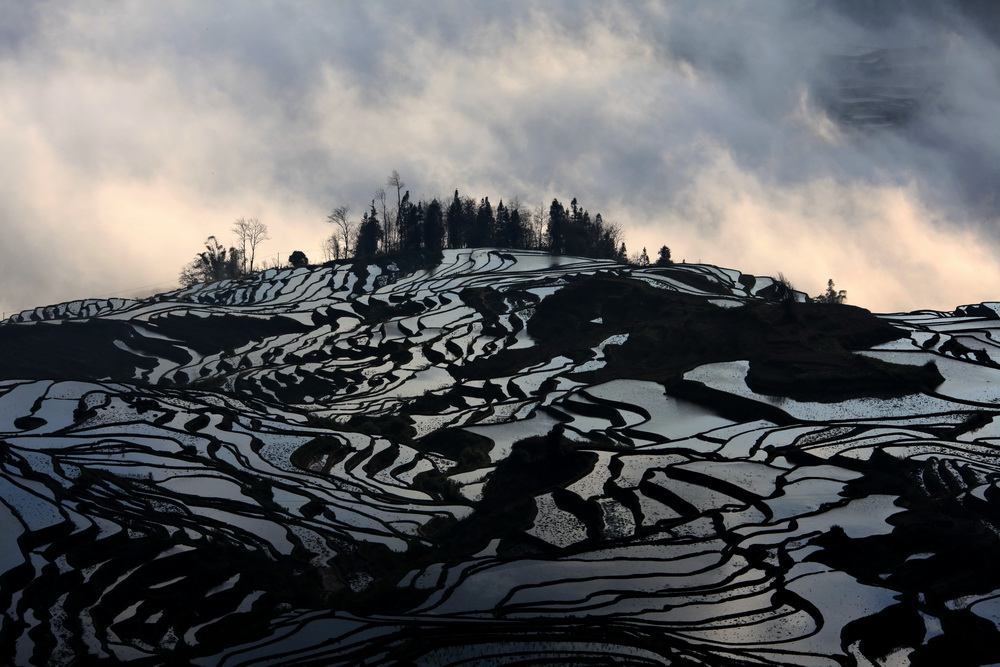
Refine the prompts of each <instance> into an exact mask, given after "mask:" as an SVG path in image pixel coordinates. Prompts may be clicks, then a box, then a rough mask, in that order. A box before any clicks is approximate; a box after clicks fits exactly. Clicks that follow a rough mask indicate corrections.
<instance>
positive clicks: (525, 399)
mask: <svg viewBox="0 0 1000 667" xmlns="http://www.w3.org/2000/svg"><path fill="white" fill-rule="evenodd" d="M601 290H607V292H608V294H610V295H611V296H609V297H605V296H601V295H602V294H604V292H602V291H601ZM619 293H620V295H621V296H620V297H619V296H615V295H618V294H619ZM773 296H774V288H773V285H772V281H771V280H770V279H766V278H754V277H751V276H744V275H741V274H739V273H738V272H736V271H731V270H724V269H719V268H717V267H712V266H702V265H674V266H672V267H665V268H655V267H649V268H644V269H640V268H636V267H626V266H622V265H618V264H615V263H611V262H606V261H597V260H589V259H581V258H571V257H551V256H549V255H546V254H543V253H535V252H530V251H518V252H516V253H514V252H506V251H498V250H488V249H477V250H450V251H445V254H444V257H443V260H442V261H441V262H440V263H439V264H436V265H434V266H432V267H429V268H427V267H425V268H407V269H403V268H400V267H399V266H398V265H397V264H395V263H392V262H383V263H382V264H381V265H377V264H372V265H355V266H351V265H341V266H334V267H327V268H314V269H308V268H299V269H289V270H283V271H277V270H271V271H267V272H264V273H262V274H259V275H257V276H255V277H253V278H251V279H247V280H243V281H237V282H233V281H227V282H222V283H213V284H208V285H199V286H196V287H192V288H188V289H184V290H179V291H176V292H171V293H168V294H164V295H160V296H158V297H154V298H152V299H148V300H144V301H127V300H120V299H113V300H99V301H98V300H92V301H82V302H73V303H69V304H62V305H59V306H52V307H48V308H39V309H36V310H34V311H28V312H25V313H21V314H20V315H17V316H15V317H13V318H11V319H10V320H9V321H8V322H7V323H5V324H3V325H2V326H0V345H2V350H3V351H2V352H0V378H2V379H0V486H2V490H0V527H2V530H3V533H4V535H5V536H7V539H5V540H3V541H2V542H0V609H2V610H3V615H2V621H0V623H2V625H0V662H3V663H5V664H8V663H9V664H16V665H59V664H65V665H69V664H79V663H74V661H79V660H90V661H95V660H104V661H105V662H106V663H107V664H118V663H124V662H129V663H135V664H151V665H152V664H163V663H164V662H165V661H181V662H183V661H185V660H186V661H189V662H191V663H192V664H198V665H233V666H235V665H291V664H297V665H308V664H322V665H359V664H369V665H383V664H384V665H390V664H393V665H395V664H415V665H490V664H532V665H539V664H560V665H562V664H616V663H617V664H629V665H642V664H649V665H654V664H655V665H659V664H692V663H698V664H708V665H831V666H835V665H845V664H872V662H874V661H877V660H878V661H882V662H879V663H878V664H907V662H908V661H912V663H913V664H929V665H930V664H944V663H942V662H941V659H942V656H952V657H954V656H956V655H957V656H960V657H962V658H963V659H965V660H966V661H965V662H961V663H959V662H955V663H951V664H988V663H989V662H996V661H1000V633H998V631H997V621H998V619H1000V575H998V574H997V573H996V572H995V570H996V568H995V565H994V564H995V562H996V558H997V557H998V556H1000V541H998V535H1000V531H998V526H1000V523H998V522H1000V490H998V489H997V479H998V464H997V457H996V448H997V446H998V444H1000V419H998V417H1000V409H998V407H997V406H998V401H1000V366H998V364H997V361H995V360H1000V349H998V343H997V339H996V335H995V334H994V332H995V331H996V330H998V329H1000V319H998V317H997V312H996V311H997V307H996V305H995V304H986V305H980V306H975V307H966V308H963V309H959V310H958V311H956V312H954V313H940V312H929V311H928V312H918V313H909V314H895V315H885V316H882V317H881V318H880V319H878V320H876V319H875V318H873V317H871V318H870V320H871V321H869V320H868V319H864V317H865V316H862V315H860V314H858V315H851V317H854V318H856V321H855V320H851V322H850V324H849V325H848V324H844V325H843V327H842V329H843V332H842V333H840V334H837V335H838V336H840V337H839V338H837V340H838V341H840V342H838V343H837V345H838V346H841V345H842V346H846V347H843V349H841V347H837V349H836V353H834V352H830V351H829V349H830V347H831V345H832V344H829V343H826V342H821V343H814V342H812V340H813V339H812V338H810V337H809V336H812V335H813V333H815V331H820V330H822V329H823V327H824V326H826V325H825V323H826V322H827V321H828V320H827V319H826V318H834V319H836V318H838V317H840V318H841V319H840V320H838V321H841V322H842V321H843V318H844V317H846V315H837V312H838V311H836V310H834V311H832V312H833V314H832V315H831V314H829V313H830V312H831V311H830V310H829V309H830V308H834V309H836V308H839V307H834V306H831V307H826V309H825V310H822V311H820V310H815V309H809V304H804V303H800V304H784V305H781V304H776V303H773V301H772V298H773ZM560 299H562V300H563V301H560ZM564 301H565V303H563V302H564ZM625 301H628V303H627V304H625V305H623V303H625ZM630 304H631V305H630ZM796 308H797V309H798V310H796ZM817 308H818V306H817ZM630 309H632V310H630ZM644 309H645V311H644ZM656 309H660V310H658V311H657V310H656ZM654 311H655V312H658V313H659V315H657V316H656V317H657V318H659V319H655V318H653V315H652V313H654ZM643 312H648V313H651V314H650V315H649V316H648V317H646V316H645V315H643V314H642V313H643ZM840 312H843V313H847V312H848V311H847V310H844V311H840ZM851 312H854V311H853V310H852V311H851ZM751 316H752V317H754V318H758V320H760V321H766V322H768V323H771V322H772V319H768V318H773V322H776V323H777V324H774V327H773V328H767V329H766V331H768V332H771V331H784V332H789V333H788V336H787V338H784V339H781V340H775V339H774V336H773V335H772V334H771V333H767V334H766V335H765V334H760V337H759V338H752V339H750V338H747V337H750V336H757V335H758V334H755V333H753V331H757V329H753V326H755V325H753V323H752V322H751V320H749V319H746V318H750V317H751ZM809 318H820V319H818V320H816V321H817V322H820V325H822V326H820V325H817V327H818V328H813V329H811V328H810V326H812V325H810V324H809V322H812V321H813V320H811V319H809ZM654 319H655V321H654ZM706 321H709V322H713V323H714V324H712V325H711V328H710V329H709V328H703V329H699V328H698V327H706V326H707V325H704V324H698V323H703V322H706ZM753 321H757V320H753ZM830 321H833V320H830ZM890 324H891V325H892V327H895V329H892V328H891V327H888V325H890ZM770 326H771V325H770V324H769V325H768V327H770ZM762 330H763V329H762ZM859 331H860V332H861V333H858V332H859ZM803 332H804V333H803ZM810 332H812V333H810ZM887 332H888V333H887ZM816 335H818V334H816ZM741 336H742V337H743V338H740V337H741ZM730 339H741V340H743V339H746V340H748V341H749V342H748V343H745V344H743V343H741V344H735V343H734V344H733V347H732V348H731V349H730V348H726V349H723V347H724V346H722V345H720V344H718V343H716V342H714V341H716V340H730ZM817 340H819V339H817ZM822 340H823V341H825V340H826V339H822ZM875 340H877V341H879V342H873V341H875ZM803 341H804V342H803ZM844 341H846V342H844ZM741 345H742V347H741ZM796 345H798V346H800V347H795V346H796ZM699 346H700V347H699ZM758 348H760V349H764V348H766V349H767V350H769V351H768V352H767V354H766V355H764V356H761V354H763V353H760V354H758V351H757V349H758ZM793 348H794V350H795V351H794V352H788V350H791V349H793ZM801 350H806V351H807V352H808V354H809V355H812V356H808V355H807V356H803V355H805V352H801ZM744 353H745V354H744ZM816 355H819V356H816ZM824 355H825V356H824ZM803 359H805V361H802V360H803ZM817 359H818V360H819V361H817ZM859 359H860V361H859ZM800 361H801V363H802V364H803V366H802V368H806V369H810V368H822V369H824V370H823V372H824V373H829V374H830V377H831V378H833V379H832V380H831V381H830V386H831V387H832V386H836V387H838V389H836V391H834V392H833V393H832V394H831V395H830V396H824V395H823V381H822V379H821V380H820V381H818V382H817V381H809V382H807V380H806V379H801V378H800V379H798V380H796V379H794V378H793V381H789V380H788V379H787V378H785V377H784V376H783V375H782V376H780V377H777V378H775V376H774V374H773V373H772V374H771V375H767V374H766V373H765V372H764V371H763V370H759V369H763V368H765V367H767V364H771V365H772V366H775V367H779V368H781V369H786V370H787V369H789V368H791V369H792V371H788V373H793V372H794V370H795V368H798V367H797V366H795V364H797V363H800ZM929 362H933V364H934V366H935V367H936V369H937V373H939V375H938V376H934V377H935V378H937V379H935V380H934V381H933V382H930V383H928V382H926V381H925V379H926V377H925V376H926V373H924V371H920V369H924V368H925V366H926V365H927V364H928V363H929ZM857 364H861V366H857V367H855V366H856V365H857ZM831 368H832V369H833V370H832V371H830V370H829V369H831ZM844 369H849V370H844ZM918 371H919V373H924V375H919V377H918ZM782 372H785V371H784V370H783V371H782ZM927 373H929V371H927ZM755 374H756V375H755ZM779 375H780V374H779ZM804 377H805V376H803V378H804ZM845 378H846V379H845ZM796 382H799V383H801V384H802V386H803V387H804V388H803V391H802V394H801V395H796V394H795V392H794V391H792V392H789V391H785V390H783V389H781V387H785V386H793V387H794V386H798V385H797V384H796ZM768 383H770V384H768ZM921 383H922V384H921ZM806 384H808V385H809V386H808V387H806ZM752 387H753V388H752ZM761 387H764V388H765V389H767V391H766V392H765V391H763V390H762V389H761ZM769 387H777V389H774V390H771V389H768V388H769ZM871 387H874V388H875V389H873V390H871V391H869V388H871ZM866 661H871V662H866ZM921 661H922V662H921Z"/></svg>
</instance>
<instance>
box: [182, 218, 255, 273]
mask: <svg viewBox="0 0 1000 667" xmlns="http://www.w3.org/2000/svg"><path fill="white" fill-rule="evenodd" d="M232 232H233V234H235V235H236V244H235V245H233V246H230V247H228V248H227V247H225V246H223V245H222V244H221V243H219V240H218V239H217V238H215V236H209V237H208V238H207V239H205V250H204V252H199V253H198V254H197V255H195V257H194V259H193V260H191V262H190V263H188V264H187V265H185V266H184V268H183V269H181V275H180V283H181V285H183V286H185V287H190V286H191V285H197V284H198V283H210V282H214V281H216V280H228V279H232V278H240V277H242V276H244V275H246V274H248V273H252V272H253V269H254V261H255V259H256V256H257V246H259V245H260V244H261V243H263V242H264V241H268V240H270V238H271V237H269V236H268V235H267V225H265V224H264V223H263V222H261V221H260V219H258V218H237V219H236V220H235V221H234V222H233V229H232Z"/></svg>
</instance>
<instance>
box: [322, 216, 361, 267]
mask: <svg viewBox="0 0 1000 667" xmlns="http://www.w3.org/2000/svg"><path fill="white" fill-rule="evenodd" d="M350 211H351V207H350V206H337V207H336V208H334V209H333V211H332V212H331V213H330V215H328V216H326V219H327V221H328V222H332V223H333V224H334V225H336V226H337V228H338V233H339V234H340V235H341V237H342V238H343V239H344V240H343V243H342V244H341V245H340V247H343V249H344V252H345V253H349V252H350V251H351V250H350V249H351V247H352V245H351V241H352V240H353V239H354V227H355V224H354V222H352V221H351V219H350V218H349V217H348V213H350ZM336 254H337V257H335V258H334V259H340V253H339V252H338V253H336Z"/></svg>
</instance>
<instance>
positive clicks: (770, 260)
mask: <svg viewBox="0 0 1000 667" xmlns="http://www.w3.org/2000/svg"><path fill="white" fill-rule="evenodd" d="M0 8H2V12H3V13H4V15H5V16H4V18H5V19H8V17H9V20H5V21H0V24H2V25H3V28H2V29H0V148H2V149H3V150H4V155H5V164H4V166H3V167H0V170H2V175H3V177H4V178H3V179H2V182H0V196H2V201H4V207H3V210H2V211H0V225H2V228H3V230H4V232H5V247H7V248H8V253H9V255H10V256H9V257H8V258H7V259H6V261H5V263H4V265H3V266H2V268H0V285H2V291H0V308H2V309H3V310H5V311H7V312H10V311H11V310H14V309H18V308H27V307H31V306H34V305H39V304H43V303H49V302H57V301H61V300H66V299H71V298H82V297H86V296H95V295H103V294H108V293H114V292H119V291H123V290H129V289H131V288H134V287H137V286H140V285H149V284H164V285H165V286H166V287H169V283H170V281H172V280H173V279H174V278H175V277H176V275H177V272H178V271H179V270H180V268H181V266H182V265H183V264H184V263H185V262H187V261H188V260H189V259H190V258H191V257H192V256H193V254H194V253H195V252H196V251H197V250H198V249H199V247H200V244H201V242H202V240H203V239H204V238H205V237H206V236H208V235H209V234H215V235H218V236H219V237H220V238H226V236H227V234H228V231H229V228H230V227H231V223H232V220H233V219H235V218H236V217H240V216H246V215H252V216H257V217H260V218H261V219H262V220H264V222H265V223H267V224H268V225H269V227H270V229H271V236H272V237H273V239H274V240H273V241H270V242H268V243H267V244H265V245H264V246H262V250H263V251H264V252H265V253H273V254H276V255H277V256H278V258H279V259H284V258H285V257H287V254H289V253H290V252H291V251H292V250H295V249H301V250H304V251H306V253H307V254H309V255H310V256H313V257H316V256H318V255H319V250H318V248H319V245H320V242H321V239H322V238H323V237H324V236H326V235H328V234H329V233H330V232H331V231H332V230H331V229H330V228H329V226H328V225H326V224H325V223H324V219H325V216H326V214H327V213H328V212H329V210H330V209H331V208H332V207H333V206H335V205H339V204H349V205H351V206H352V210H353V211H354V212H355V213H357V214H360V212H361V211H363V210H364V208H365V207H366V206H367V203H368V202H369V201H370V199H371V198H372V196H373V194H374V190H375V189H376V188H377V187H379V186H381V185H384V182H385V178H386V176H387V175H388V173H389V172H390V171H392V170H393V169H397V170H399V172H400V173H401V174H402V175H403V178H404V180H405V181H406V182H407V184H408V188H409V189H411V191H412V193H413V196H415V197H420V196H424V197H432V196H450V193H451V192H452V190H453V189H454V188H459V189H460V190H461V191H462V192H463V193H465V194H470V195H472V196H477V197H478V196H490V197H491V199H492V200H494V201H496V200H497V199H499V198H510V197H513V196H517V197H519V198H520V199H521V201H523V202H526V203H528V204H529V205H532V206H533V205H536V204H544V203H547V202H548V201H550V200H551V198H552V197H559V198H561V199H570V198H572V197H574V196H575V197H578V198H579V199H580V201H581V202H582V203H583V205H584V206H586V207H587V208H588V209H590V210H591V212H595V213H596V212H598V211H600V212H602V213H603V214H604V216H605V217H606V218H608V219H611V220H615V221H618V222H620V223H622V224H623V225H624V226H625V228H626V234H627V238H628V239H629V243H630V247H631V248H632V249H638V248H640V247H641V246H642V245H649V246H655V247H659V245H661V244H663V243H666V244H668V245H670V246H671V247H672V248H673V250H674V256H675V257H686V258H688V259H694V258H699V259H702V260H704V261H707V262H713V263H720V264H728V265H730V266H732V267H733V268H739V269H742V270H747V271H756V272H764V273H773V272H776V271H782V272H784V273H785V275H787V276H789V277H790V278H791V279H792V280H793V281H795V282H797V283H798V284H799V285H800V287H802V288H804V289H807V290H809V291H812V292H816V293H818V292H819V291H821V290H822V288H823V287H824V286H825V281H826V279H827V278H829V277H833V278H834V279H835V280H836V281H837V283H838V286H840V287H843V288H845V289H847V290H848V293H849V297H850V300H851V301H852V302H853V303H858V304H860V305H865V306H867V307H871V308H874V309H876V310H900V309H904V308H911V307H921V306H933V307H938V308H948V307H952V306H954V305H957V304H958V303H965V302H970V301H975V300H983V299H989V298H997V297H998V296H1000V295H997V294H996V293H995V292H993V291H992V287H990V285H989V284H988V283H987V281H985V280H983V278H984V277H985V278H988V279H989V280H992V277H993V276H994V275H995V273H996V261H995V260H994V259H993V258H994V257H995V256H996V253H997V247H996V243H995V241H993V239H992V226H993V220H995V219H996V217H997V213H998V212H1000V199H998V197H997V194H996V193H997V191H998V190H997V185H998V183H1000V171H998V170H1000V166H998V165H1000V161H998V160H997V159H996V157H997V155H998V153H1000V130H998V129H996V126H995V123H994V121H993V119H994V118H996V117H997V115H998V112H1000V109H998V108H997V106H998V105H1000V78H998V77H997V76H996V73H997V71H998V70H1000V50H998V48H997V42H996V38H995V35H993V34H992V33H991V32H990V30H988V29H984V28H983V27H982V26H987V28H988V26H989V25H995V24H997V23H996V12H990V11H987V10H986V9H984V8H983V7H982V6H980V5H979V4H977V3H974V2H965V1H961V2H960V1H958V0H956V1H955V2H951V3H935V5H934V9H928V8H914V7H911V6H910V5H908V4H903V3H891V4H890V3H858V2H853V1H849V0H839V1H838V2H832V3H831V2H798V1H791V0H788V1H773V2H726V3H696V4H695V3H669V2H668V3H646V4H640V3H631V2H596V1H595V2H570V1H568V0H567V1H564V2H553V3H545V4H538V3H534V2H527V1H517V0H515V1H513V2H506V3H502V4H501V3H481V2H472V1H469V0H449V1H447V2H440V3H434V4H432V5H427V4H423V3H421V4H416V3H410V2H401V1H381V2H380V1H373V2H365V3H295V2H289V3H265V2H214V3H199V2H171V3H152V4H151V3H142V2H133V1H129V0H120V1H118V2H110V3H101V4H99V5H95V4H92V3H83V2H68V3H30V4H28V5H25V4H23V3H13V4H11V3H6V4H0ZM873 53H874V54H878V53H881V54H884V56H883V57H882V59H881V60H880V59H879V57H874V60H873V57H872V56H871V54H873ZM872 99H874V100H876V101H875V102H874V103H872V102H871V100H872ZM873 105H874V106H873ZM893 105H896V106H899V107H900V108H903V107H905V108H906V109H908V111H907V112H906V113H905V114H902V116H900V120H899V122H896V123H895V124H892V125H888V126H881V125H879V124H878V123H876V122H874V121H872V120H871V119H872V118H874V117H877V116H878V113H880V111H879V110H880V109H881V110H884V109H886V108H893V109H894V108H896V107H895V106H893ZM873 108H874V109H875V112H873V113H869V112H870V111H871V109H873ZM866 119H867V120H866ZM11 248H14V249H16V250H14V251H12V250H10V249H11ZM804 258H809V259H808V260H805V259H804ZM970 266H974V267H976V270H975V271H970V270H969V269H968V268H967V267H970ZM975 276H979V277H980V280H979V281H978V282H977V281H976V280H975V279H974V278H975ZM918 283H922V284H921V285H920V288H919V290H917V289H915V285H916V284H918ZM992 284H994V285H995V284H996V283H995V282H993V283H992ZM922 299H926V300H922Z"/></svg>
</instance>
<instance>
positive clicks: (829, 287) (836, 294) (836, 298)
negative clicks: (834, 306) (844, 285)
mask: <svg viewBox="0 0 1000 667" xmlns="http://www.w3.org/2000/svg"><path fill="white" fill-rule="evenodd" d="M813 301H816V302H818V303H844V302H845V301H847V291H846V290H838V289H836V288H835V286H834V284H833V278H830V279H829V280H827V281H826V291H825V292H823V293H822V294H820V295H819V296H815V297H813Z"/></svg>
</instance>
